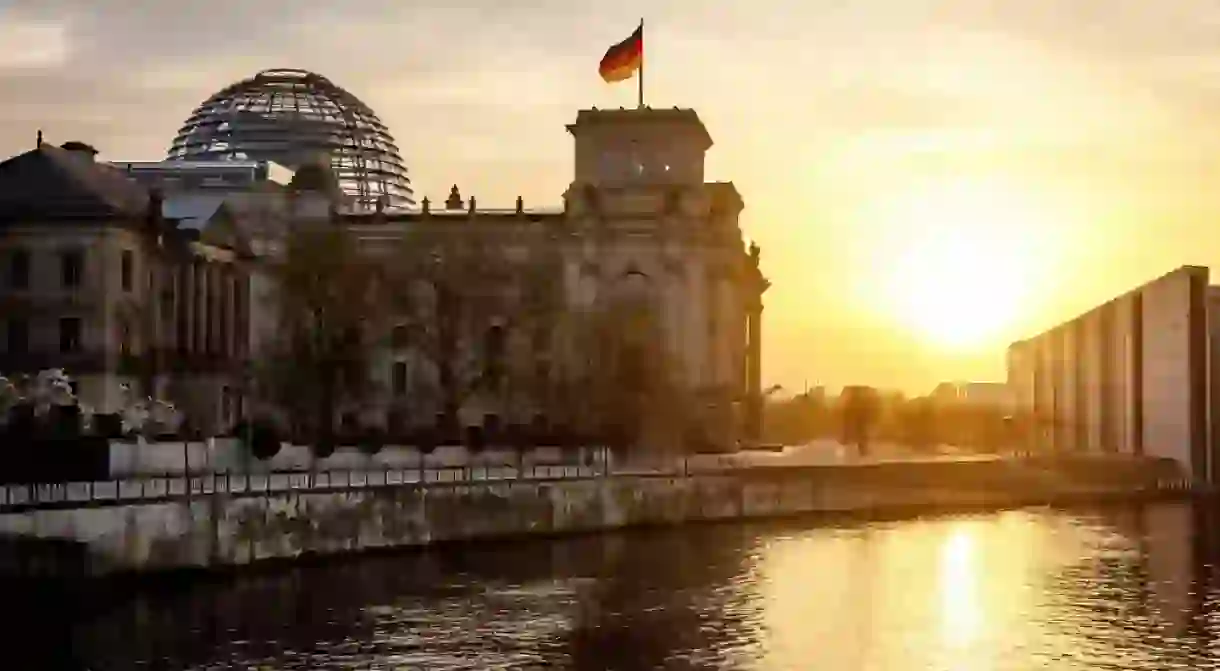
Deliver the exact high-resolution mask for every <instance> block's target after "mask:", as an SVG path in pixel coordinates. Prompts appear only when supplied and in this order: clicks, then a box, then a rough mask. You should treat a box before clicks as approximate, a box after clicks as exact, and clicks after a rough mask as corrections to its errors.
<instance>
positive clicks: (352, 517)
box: [0, 446, 1191, 577]
mask: <svg viewBox="0 0 1220 671" xmlns="http://www.w3.org/2000/svg"><path fill="white" fill-rule="evenodd" d="M359 456H363V455H359ZM439 456H440V457H441V458H439V459H437V461H438V463H435V464H432V465H429V464H428V463H426V462H424V463H422V466H423V468H420V467H419V465H420V464H417V465H416V467H414V468H390V467H388V465H387V466H385V467H383V468H363V469H355V468H348V469H335V468H333V467H328V468H321V469H315V470H312V471H309V472H300V471H293V472H274V471H268V472H261V473H259V472H251V471H249V470H247V471H246V472H240V473H233V472H216V471H215V470H213V471H212V472H203V473H192V474H191V475H190V476H189V477H188V476H183V475H182V474H181V473H179V474H177V475H162V476H155V475H148V474H143V475H139V476H129V477H124V478H122V479H114V480H109V481H103V482H92V483H68V484H63V485H55V486H39V487H33V488H31V487H20V486H18V487H8V488H6V489H5V491H4V493H3V496H4V501H3V502H0V575H10V576H14V575H15V576H19V577H27V576H37V575H46V576H50V575H60V574H71V575H79V576H97V575H106V574H130V573H154V572H160V571H166V570H179V569H216V570H224V569H232V568H235V567H240V566H245V565H250V564H257V563H261V562H269V561H285V560H293V559H299V558H304V557H311V556H323V555H332V556H336V555H347V554H353V553H359V552H362V551H369V550H378V549H388V548H408V547H423V546H428V545H432V544H435V543H443V542H457V541H475V540H481V539H497V538H507V537H518V538H519V537H529V536H547V535H554V534H567V533H585V532H595V531H608V530H614V529H622V528H629V527H637V526H652V525H673V524H684V523H694V522H712V521H733V520H746V519H764V518H777V517H784V516H794V515H809V514H854V515H874V514H886V513H890V512H898V511H901V512H916V513H918V512H935V511H939V510H946V509H958V508H963V507H991V508H1004V507H1015V506H1023V505H1048V504H1049V505H1054V504H1058V503H1070V502H1078V501H1096V500H1113V499H1126V498H1131V499H1134V498H1138V497H1144V496H1150V495H1163V494H1171V495H1189V494H1190V493H1191V485H1190V483H1188V482H1185V481H1184V480H1183V478H1182V477H1181V470H1180V469H1179V468H1178V467H1177V464H1176V463H1175V462H1172V461H1169V460H1164V459H1148V458H1134V457H1123V456H1117V455H1108V456H1103V455H1059V456H1043V457H1011V456H942V457H925V458H921V459H910V458H902V456H903V455H901V454H885V453H881V454H878V455H876V456H875V457H872V458H869V459H858V458H854V457H852V456H851V454H850V453H843V452H836V451H833V450H831V451H828V450H826V449H824V448H821V447H819V446H810V447H807V448H788V449H785V450H783V451H782V452H778V453H769V452H762V453H739V454H735V455H731V456H716V455H701V456H695V457H691V458H688V459H666V460H659V459H652V460H649V461H648V462H643V461H639V460H635V461H623V460H619V462H618V463H607V462H606V460H602V459H597V458H592V459H588V460H586V461H582V462H579V463H539V460H538V459H531V458H530V457H529V455H528V454H527V455H526V458H525V459H524V460H522V461H520V462H518V461H517V460H516V459H515V457H514V455H512V454H511V453H503V454H497V453H484V454H480V455H478V457H477V459H468V460H463V461H462V462H461V463H453V461H454V460H456V459H457V457H458V456H459V455H458V454H457V453H449V454H442V455H439ZM31 548H36V550H35V551H33V552H32V553H31V552H30V549H31ZM38 548H41V549H38ZM48 548H54V550H53V551H46V550H47V549H48ZM31 557H33V559H31Z"/></svg>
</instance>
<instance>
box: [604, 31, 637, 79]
mask: <svg viewBox="0 0 1220 671" xmlns="http://www.w3.org/2000/svg"><path fill="white" fill-rule="evenodd" d="M643 64H644V23H643V22H642V21H641V22H640V27H639V28H636V29H635V32H634V33H631V37H628V38H627V39H625V40H623V41H622V42H619V43H618V44H616V45H614V46H612V47H610V48H609V49H607V50H606V55H605V56H602V62H601V65H599V66H598V67H597V72H598V74H600V75H601V76H602V79H604V80H606V81H608V82H621V81H623V80H624V79H629V78H630V77H631V75H633V74H635V71H636V70H639V69H640V66H642V65H643Z"/></svg>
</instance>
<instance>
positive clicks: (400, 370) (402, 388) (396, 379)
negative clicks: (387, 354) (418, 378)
mask: <svg viewBox="0 0 1220 671" xmlns="http://www.w3.org/2000/svg"><path fill="white" fill-rule="evenodd" d="M390 378H391V379H390V387H391V389H393V391H394V395H395V396H406V394H407V364H406V363H404V362H402V361H395V362H394V367H393V368H392V369H391V370H390Z"/></svg>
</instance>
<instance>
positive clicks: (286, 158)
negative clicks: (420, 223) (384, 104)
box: [166, 69, 415, 208]
mask: <svg viewBox="0 0 1220 671" xmlns="http://www.w3.org/2000/svg"><path fill="white" fill-rule="evenodd" d="M166 158H167V159H168V160H171V161H174V160H186V161H209V160H212V161H214V160H263V161H274V162H276V163H280V164H282V165H285V166H287V167H289V168H292V169H297V168H299V167H301V166H302V165H304V164H307V163H310V162H314V161H321V160H322V159H323V158H326V159H329V162H330V166H331V168H332V169H333V170H334V173H335V177H336V178H337V179H338V180H339V186H340V188H342V189H343V192H344V193H346V194H348V195H350V196H352V197H353V198H355V200H356V202H357V203H358V204H360V205H362V206H364V207H370V208H371V207H375V206H376V205H377V204H378V203H382V204H384V205H385V206H386V207H410V206H412V205H414V204H415V198H414V194H413V192H412V190H411V180H410V178H409V177H408V176H407V168H406V166H405V165H403V162H402V157H401V156H400V155H399V153H398V147H397V146H396V145H395V144H394V138H392V137H391V136H390V132H389V130H388V129H387V128H386V127H385V124H383V123H381V120H380V119H378V118H377V115H376V114H374V113H373V110H371V109H370V108H369V107H368V105H365V104H364V103H363V102H361V101H360V99H358V98H357V97H356V96H354V95H352V94H351V93H348V92H347V91H345V90H343V89H342V88H340V87H339V86H337V85H335V84H333V83H332V82H331V81H330V80H329V79H327V78H325V77H323V76H322V75H319V74H315V73H312V72H307V71H305V70H288V69H285V70H264V71H262V72H259V73H258V74H256V75H254V76H253V77H250V78H248V79H243V80H242V81H239V82H237V83H235V84H231V85H229V86H227V87H225V88H224V89H223V90H222V91H220V92H218V93H216V94H214V95H212V97H210V98H208V99H207V100H205V101H204V102H203V104H201V105H199V107H197V108H196V109H195V111H194V112H192V113H191V116H190V117H189V118H188V119H187V120H186V121H185V122H184V123H183V124H182V128H181V129H180V130H179V131H178V135H177V137H175V138H174V143H173V145H172V146H171V147H170V150H169V153H168V156H167V157H166Z"/></svg>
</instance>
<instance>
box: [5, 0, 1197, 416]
mask: <svg viewBox="0 0 1220 671" xmlns="http://www.w3.org/2000/svg"><path fill="white" fill-rule="evenodd" d="M993 5H1002V7H996V6H993ZM641 16H644V17H645V18H646V22H647V23H646V37H645V39H646V47H645V49H646V59H647V73H646V78H647V79H646V84H647V95H648V101H649V103H650V104H652V105H654V106H673V105H679V106H683V107H693V108H695V109H697V110H698V111H699V114H700V115H701V116H702V118H703V119H704V121H705V123H706V124H707V125H708V127H709V130H710V131H711V133H712V135H713V137H714V138H715V139H716V146H715V147H714V148H713V149H712V152H711V154H710V158H709V171H708V175H709V178H710V179H716V180H732V181H734V182H736V184H737V186H738V188H739V190H740V191H741V192H742V193H743V195H744V197H745V200H746V204H747V209H746V211H745V213H744V214H743V217H744V218H743V225H744V228H745V230H746V234H747V235H748V236H749V237H750V238H752V239H754V240H756V241H757V242H758V243H759V244H760V245H761V246H762V248H763V259H764V264H765V270H766V272H767V274H768V275H769V276H770V277H771V279H772V281H773V282H774V287H773V289H772V290H771V291H770V292H768V295H767V306H768V307H767V312H766V316H767V321H766V323H765V338H766V340H765V343H764V349H765V354H764V357H765V362H764V363H765V377H766V378H767V380H768V381H769V382H773V383H780V384H783V385H785V386H787V387H788V388H789V389H794V388H799V387H801V386H802V385H804V384H805V381H806V380H807V381H808V382H809V384H811V385H814V384H823V385H826V386H828V387H832V388H833V387H838V386H840V385H843V384H853V383H861V384H874V385H880V386H897V387H901V388H903V389H905V390H907V391H909V392H922V391H926V390H929V389H930V388H931V387H932V386H933V385H934V384H935V383H937V382H939V381H942V380H946V379H976V380H985V379H1000V378H1002V376H1003V361H1004V359H1003V357H1004V346H1005V345H1006V343H1007V342H1008V341H1009V340H1011V339H1012V338H1014V337H1019V336H1022V335H1026V334H1030V333H1033V332H1035V331H1037V330H1041V329H1042V328H1044V327H1046V326H1048V325H1050V324H1052V323H1054V322H1056V321H1058V320H1060V319H1062V318H1065V317H1067V316H1069V315H1072V314H1075V313H1077V312H1081V311H1083V310H1084V309H1085V308H1087V307H1089V306H1091V305H1093V304H1095V303H1097V302H1100V301H1101V300H1103V299H1105V298H1108V297H1110V296H1111V295H1115V294H1118V293H1120V292H1122V291H1124V290H1126V289H1127V288H1129V287H1131V286H1134V285H1135V284H1137V283H1139V282H1142V281H1143V280H1145V279H1148V278H1151V277H1153V276H1155V275H1159V274H1161V273H1163V272H1165V271H1167V270H1169V269H1171V268H1173V267H1176V266H1178V265H1181V264H1185V263H1194V264H1203V265H1206V264H1208V263H1209V262H1210V261H1212V260H1213V259H1220V226H1217V225H1216V224H1214V223H1213V222H1217V221H1220V217H1218V216H1217V215H1220V190H1218V189H1216V188H1214V187H1213V184H1216V185H1220V123H1217V121H1218V120H1220V40H1217V38H1216V36H1217V35H1220V5H1217V4H1216V3H1215V2H1214V1H1213V0H1167V1H1166V2H1163V3H1153V2H1148V1H1146V0H1072V1H1071V2H1065V1H1064V0H1019V1H1016V0H1014V1H1012V2H1004V3H991V2H981V1H979V0H936V1H925V0H853V2H841V1H835V2H831V1H828V0H824V1H822V2H808V1H807V0H755V1H754V2H749V3H744V2H742V3H737V2H734V3H729V2H721V3H711V2H706V1H705V0H704V1H700V0H673V1H671V2H656V1H649V2H644V1H643V0H639V1H636V0H620V2H616V3H592V2H589V3H584V2H572V1H570V0H565V1H563V2H560V1H558V0H534V1H532V2H529V3H524V2H522V3H515V2H506V1H505V0H499V1H493V0H486V1H480V2H473V1H471V0H467V2H465V3H458V2H447V3H441V2H434V3H432V2H418V1H410V0H375V1H364V2H361V1H358V0H351V1H350V2H341V3H340V2H316V1H311V0H291V1H288V0H276V1H272V0H266V1H263V2H258V3H252V2H248V1H246V0H242V1H236V0H209V1H207V2H199V1H196V0H174V1H173V2H167V1H166V0H150V1H147V2H146V1H142V0H106V1H104V2H96V1H94V2H83V1H81V0H28V1H27V0H0V97H2V99H3V100H4V101H5V102H4V104H3V105H0V153H2V154H4V155H8V154H12V153H17V152H19V151H23V150H25V149H27V148H29V147H31V146H32V145H33V142H34V136H35V132H36V130H37V129H38V128H42V129H44V131H45V132H46V134H47V137H48V139H49V140H51V141H55V142H62V141H64V140H69V139H79V140H84V141H87V142H90V143H91V144H94V145H95V146H97V147H98V148H99V149H100V150H101V151H102V153H103V158H108V159H114V160H123V159H128V160H134V159H156V158H160V157H161V156H163V154H164V151H165V149H166V148H167V146H168V144H169V141H170V139H171V138H172V137H173V134H174V132H175V130H176V129H177V127H178V125H179V124H180V123H181V121H182V120H183V119H184V118H185V117H186V116H187V114H188V113H189V112H190V111H191V109H192V108H193V107H194V106H195V105H197V104H198V103H199V102H201V101H202V100H203V99H204V98H206V97H207V96H208V95H209V94H211V93H212V92H214V91H215V90H217V89H219V88H221V87H222V86H223V85H225V84H227V83H228V82H230V81H232V80H235V79H239V78H242V77H244V76H248V75H250V74H252V73H254V72H255V71H257V70H260V69H264V68H271V67H297V68H305V69H310V70H314V71H316V72H319V73H321V74H323V75H325V76H327V77H329V78H330V79H332V80H333V81H335V82H336V83H338V84H339V85H341V86H343V87H345V88H347V89H348V90H350V91H351V92H353V93H354V94H356V95H357V96H359V97H360V98H361V99H363V100H364V101H365V102H366V103H368V104H369V105H370V106H371V107H372V108H373V109H374V110H375V111H376V112H377V113H378V115H379V116H380V117H381V118H382V120H383V121H385V122H386V123H387V125H388V126H389V127H390V129H391V131H392V132H393V134H394V136H395V138H396V139H397V141H398V144H399V147H400V148H401V149H402V150H403V154H404V157H405V159H406V162H407V164H408V167H409V169H410V170H411V173H412V177H413V180H414V182H415V186H416V191H417V194H418V195H420V196H423V195H429V196H431V197H432V198H434V199H436V198H443V197H444V195H445V194H446V193H447V190H448V187H449V185H450V184H453V183H457V184H459V185H460V186H461V187H462V191H463V194H465V195H475V196H477V197H478V199H479V202H480V203H481V204H487V205H488V206H511V204H512V201H513V200H514V199H515V198H516V196H517V195H518V194H520V195H522V196H524V198H525V200H526V203H527V204H533V205H555V204H557V203H558V198H559V194H560V193H561V192H562V191H563V189H564V188H565V186H566V185H567V182H568V181H569V179H570V174H571V168H572V166H571V144H570V139H569V137H568V136H567V135H566V133H565V132H564V130H563V125H564V124H565V123H567V122H570V121H571V120H572V119H573V117H574V115H575V112H576V110H577V109H579V108H582V107H590V106H600V107H608V106H619V105H625V106H626V105H633V104H634V102H635V83H634V81H629V82H623V83H621V84H618V85H613V86H611V85H607V84H604V83H603V82H602V81H601V80H600V79H599V78H598V76H597V61H598V59H599V58H600V57H601V54H602V52H603V51H604V50H605V49H606V48H607V47H608V46H609V45H611V44H613V43H615V42H617V41H619V40H621V39H623V38H624V37H626V36H627V34H629V33H630V32H631V30H632V29H633V28H634V27H635V24H636V22H637V21H638V20H639V18H640V17H641Z"/></svg>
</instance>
